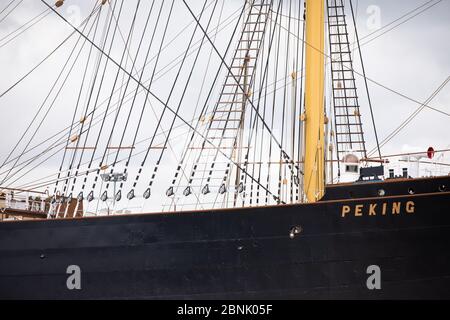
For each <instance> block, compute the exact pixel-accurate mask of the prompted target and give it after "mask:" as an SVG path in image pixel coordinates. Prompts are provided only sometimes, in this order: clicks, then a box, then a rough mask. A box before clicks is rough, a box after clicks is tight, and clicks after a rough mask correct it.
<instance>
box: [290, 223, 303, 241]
mask: <svg viewBox="0 0 450 320" xmlns="http://www.w3.org/2000/svg"><path fill="white" fill-rule="evenodd" d="M302 231H303V229H302V227H300V226H295V227H292V228H291V230H289V238H291V239H294V238H295V237H297V236H298V235H299V234H300V233H302Z"/></svg>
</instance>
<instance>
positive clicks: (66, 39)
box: [0, 8, 98, 168]
mask: <svg viewBox="0 0 450 320" xmlns="http://www.w3.org/2000/svg"><path fill="white" fill-rule="evenodd" d="M97 10H98V8H97ZM95 11H96V10H95V9H94V11H93V12H92V13H91V14H90V15H89V16H88V17H87V18H86V19H85V20H84V21H83V22H82V23H81V24H80V27H81V26H83V28H85V26H86V23H88V21H89V20H90V18H91V17H92V16H93V15H94V14H95ZM74 34H76V31H73V32H72V33H71V34H70V35H69V36H68V37H66V38H65V39H64V40H63V41H62V42H61V43H60V44H59V45H58V46H57V47H56V48H55V49H54V50H52V52H50V54H48V55H47V56H46V57H45V58H44V59H43V60H41V61H40V62H39V63H38V64H37V65H36V66H35V67H33V68H32V69H31V70H30V71H29V72H28V73H26V74H25V75H24V76H23V77H21V78H20V79H19V80H18V81H16V82H15V83H14V84H13V85H12V86H11V87H9V88H8V89H7V90H6V91H4V92H3V93H2V94H1V95H0V99H1V98H2V97H4V96H5V95H6V94H7V93H8V92H10V91H11V90H12V89H14V88H15V87H16V86H17V85H18V84H20V83H21V82H22V81H23V80H25V79H26V78H27V77H28V76H29V75H30V74H32V73H33V72H34V71H35V70H36V69H38V68H39V67H40V66H41V65H42V64H43V63H44V62H45V61H47V60H48V59H49V58H50V57H51V56H52V55H53V54H54V53H55V52H56V51H58V50H59V49H60V48H61V47H62V46H63V45H64V44H65V43H66V42H67V41H68V40H69V39H70V38H71V37H72V36H73V35H74ZM42 108H43V105H42V106H41V107H40V108H39V109H38V111H37V112H36V114H35V116H34V117H33V119H32V121H31V122H30V124H29V125H28V126H27V128H26V130H25V132H24V133H23V134H22V135H21V137H20V139H19V140H18V142H17V143H16V144H15V145H14V147H13V149H12V150H11V152H10V153H9V154H8V156H7V157H6V158H5V160H4V161H3V163H2V165H0V168H3V167H4V166H5V164H6V163H7V162H8V161H9V160H10V158H11V156H12V154H13V153H14V152H15V151H16V150H17V148H18V146H19V145H20V143H21V142H22V140H23V139H24V138H25V135H26V134H27V133H28V131H29V130H30V129H31V126H32V125H33V123H34V122H35V121H36V119H37V117H38V115H39V114H40V112H41V111H42ZM19 157H20V156H19ZM16 159H17V158H16Z"/></svg>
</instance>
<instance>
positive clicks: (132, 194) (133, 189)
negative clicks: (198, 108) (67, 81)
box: [120, 0, 174, 201]
mask: <svg viewBox="0 0 450 320" xmlns="http://www.w3.org/2000/svg"><path fill="white" fill-rule="evenodd" d="M173 7H174V0H172V2H171V4H170V10H169V14H168V16H167V20H166V23H165V24H164V31H163V35H162V38H161V41H160V44H159V49H158V54H157V56H156V61H155V64H154V67H153V71H152V76H151V79H150V82H149V85H148V88H146V87H144V88H145V89H146V91H147V93H146V96H145V100H144V105H143V107H142V109H141V117H140V120H139V122H138V126H137V129H136V131H135V137H136V136H137V134H138V133H139V129H140V126H141V123H142V116H143V113H144V111H145V106H146V104H147V100H148V98H149V95H150V89H151V87H152V85H153V78H154V76H155V73H156V70H157V67H158V63H159V60H160V57H161V52H162V51H161V48H162V47H163V45H164V41H165V39H166V35H167V31H168V28H169V23H170V20H171V18H172V13H173ZM135 81H136V82H137V84H138V86H139V85H141V84H140V82H138V81H137V80H135ZM152 96H153V95H152ZM158 100H159V99H158ZM159 101H160V102H161V100H159ZM161 103H162V105H164V111H165V110H166V109H167V105H165V104H164V103H163V102H161ZM171 111H172V112H174V111H173V110H171ZM163 116H164V112H163V113H162V114H161V116H160V117H159V118H158V122H157V127H156V129H155V131H154V134H153V135H152V137H151V140H150V143H149V144H148V147H147V151H146V153H145V156H144V159H143V161H142V162H141V164H140V166H139V170H138V173H137V175H136V177H135V178H134V181H133V186H132V188H131V190H130V191H129V192H128V194H127V199H128V200H129V201H131V200H133V199H134V198H135V188H136V186H137V184H138V181H139V179H140V176H141V173H142V171H143V168H144V165H145V162H146V161H147V158H148V156H149V154H150V149H151V148H152V145H153V141H154V139H155V135H156V133H157V132H158V129H159V126H160V125H161V121H162V118H163ZM130 154H132V153H130ZM122 188H123V184H121V187H120V189H122Z"/></svg>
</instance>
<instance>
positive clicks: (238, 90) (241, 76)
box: [184, 1, 264, 195]
mask: <svg viewBox="0 0 450 320" xmlns="http://www.w3.org/2000/svg"><path fill="white" fill-rule="evenodd" d="M255 2H256V1H253V2H251V3H249V6H250V9H249V10H250V12H249V14H248V15H247V18H246V20H245V23H244V25H248V24H249V23H250V22H249V20H250V17H251V12H252V8H253V6H257V5H255ZM244 11H245V7H244V8H243V11H242V13H243V12H244ZM261 11H262V5H261V9H260V11H259V12H258V13H257V14H258V18H257V21H256V22H255V23H254V29H253V30H256V28H257V25H258V23H259V21H260V18H261ZM237 27H238V25H236V28H235V30H234V34H235V33H236V31H237ZM243 32H245V29H244V30H243ZM263 33H264V32H263ZM234 34H233V37H232V38H234ZM254 36H255V33H254V32H253V33H252V37H251V39H250V40H248V43H247V45H248V46H251V43H253V42H254ZM243 37H244V33H242V34H241V37H240V39H239V41H238V49H237V50H236V51H235V54H234V57H233V62H234V61H235V60H236V59H237V55H238V50H239V46H240V45H241V44H242V42H243V41H245V40H243ZM229 45H230V46H231V42H230V43H229ZM230 46H229V47H228V49H227V52H228V50H229V48H230ZM213 49H214V48H213ZM242 50H245V48H242ZM227 52H226V53H225V55H224V56H226V55H227ZM246 54H247V55H248V53H246ZM258 56H259V51H258V54H257V56H256V57H254V59H255V61H256V62H257V60H258ZM222 61H224V60H222ZM256 62H255V63H256ZM244 63H245V62H244ZM222 66H226V65H225V64H224V63H222V64H221V67H222ZM255 67H256V65H255ZM253 71H254V70H253ZM230 76H233V77H234V76H235V75H234V74H233V73H232V72H231V71H230V68H228V74H227V78H226V80H225V83H224V85H223V87H222V89H221V92H220V95H219V100H218V102H217V103H215V106H214V111H213V113H212V116H211V117H212V119H211V121H209V124H208V128H207V131H206V134H205V136H206V138H210V139H213V138H218V143H217V145H216V146H217V147H218V148H219V149H221V146H222V142H223V140H224V139H225V132H226V130H227V128H228V124H229V123H230V117H231V113H232V111H231V110H232V109H233V106H234V104H235V103H236V101H235V98H236V96H237V95H239V94H240V95H242V96H243V99H245V100H247V99H246V98H245V97H244V96H246V95H248V92H247V91H246V90H244V91H242V90H241V88H239V86H237V85H236V88H235V90H234V92H233V95H232V96H231V97H230V99H232V102H231V103H229V105H230V106H229V108H228V109H227V107H226V105H225V106H224V111H223V112H224V113H225V119H224V118H223V117H219V118H220V120H221V121H222V122H225V124H224V125H223V126H222V127H221V126H218V127H217V128H212V126H213V122H214V118H217V112H218V110H219V105H220V103H223V102H222V101H223V100H224V98H225V97H224V94H225V90H226V86H227V80H228V78H230ZM247 77H249V78H250V81H249V79H246V78H247ZM238 79H239V81H238V82H239V83H240V81H241V79H243V80H244V82H250V83H249V84H250V86H251V85H252V82H253V79H254V77H253V76H252V75H246V74H244V69H243V68H242V70H240V71H239V78H238ZM242 109H243V110H242V111H241V118H242V117H243V116H244V114H245V110H244V107H243V108H242ZM227 111H228V112H227ZM219 112H220V111H219ZM236 116H238V115H236ZM242 121H243V120H240V126H242V125H243V123H242ZM212 130H218V131H220V132H222V134H221V136H219V137H210V132H211V131H212ZM241 130H242V129H241ZM237 139H238V133H237V132H236V134H235V136H234V141H233V142H232V145H233V149H234V148H235V146H236V141H237ZM230 146H231V144H230ZM204 151H205V144H204V142H203V143H202V147H201V151H200V153H199V154H198V157H197V159H196V162H195V163H194V165H193V168H192V172H191V176H190V179H189V183H188V187H187V189H186V191H185V192H184V193H185V194H186V192H187V191H190V190H191V184H192V183H193V181H194V178H195V175H196V174H197V172H198V166H199V161H200V159H201V157H202V154H203V152H204ZM218 156H219V153H218V152H217V151H215V153H214V152H213V159H212V160H211V164H210V169H209V172H208V174H207V177H206V170H205V171H204V172H203V177H202V181H203V180H204V179H205V178H206V184H205V185H204V186H203V189H202V193H203V194H204V195H206V194H208V193H209V192H210V186H209V185H210V182H211V179H212V173H213V170H214V169H215V167H216V164H217V159H218ZM231 156H232V155H230V157H231ZM237 162H238V163H241V161H240V159H238V160H237ZM208 165H209V164H208ZM230 168H231V164H230V163H228V165H227V169H226V170H225V176H224V177H223V184H222V187H221V189H223V186H226V189H227V190H228V187H229V186H228V185H226V178H227V176H228V174H229V173H231V170H230ZM219 193H220V194H223V192H220V191H219Z"/></svg>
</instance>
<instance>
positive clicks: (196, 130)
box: [169, 6, 245, 190]
mask: <svg viewBox="0 0 450 320" xmlns="http://www.w3.org/2000/svg"><path fill="white" fill-rule="evenodd" d="M244 11H245V6H243V7H242V10H241V12H240V16H239V19H238V21H237V23H236V25H235V27H234V29H233V33H232V35H231V37H230V41H229V42H228V45H227V48H226V50H225V54H228V52H229V50H230V47H231V44H232V41H233V39H234V37H235V35H236V32H237V29H238V25H239V21H241V19H242V17H243V14H244ZM211 50H212V51H214V48H212V47H211ZM210 56H211V54H210ZM223 66H224V63H223V61H221V63H220V65H219V67H218V69H217V72H216V74H215V77H214V80H213V83H212V85H211V87H210V90H209V92H208V95H207V98H206V100H205V103H204V105H203V108H202V110H201V112H200V116H199V119H198V121H197V122H196V125H195V129H194V130H193V132H192V135H191V137H190V140H189V145H188V146H187V147H186V148H185V151H184V154H183V156H182V158H181V162H180V164H179V166H178V168H177V170H176V172H175V176H174V178H173V180H172V185H171V187H170V188H171V189H172V190H173V188H174V185H175V183H176V180H177V178H178V176H179V172H180V170H181V167H182V166H183V163H185V162H186V157H187V155H188V154H189V150H190V147H192V146H193V143H194V142H195V141H196V140H195V137H196V133H198V130H199V129H198V128H199V126H200V120H201V119H202V118H205V119H206V110H207V106H208V102H209V100H210V98H211V96H212V93H213V90H214V88H215V86H216V83H217V82H218V77H219V75H220V73H221V71H222V69H223ZM217 108H218V104H215V105H214V108H213V111H212V112H211V113H210V114H211V116H213V115H214V112H215V111H216V110H217ZM211 125H212V123H211V122H209V123H208V125H207V127H206V128H205V130H204V134H203V135H201V134H198V136H199V137H203V139H205V137H207V132H208V130H209V129H210V128H211ZM205 144H206V142H205V141H203V142H202V149H203V148H204V146H205ZM208 153H209V152H208ZM199 160H200V154H199V156H198V157H197V159H195V160H194V164H193V166H192V168H191V169H190V170H191V172H190V174H189V178H188V179H192V178H193V176H194V174H195V170H196V165H197V163H198V161H199ZM180 183H181V181H180ZM180 183H179V184H178V187H177V189H178V188H179V187H180ZM169 190H170V189H169Z"/></svg>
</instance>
